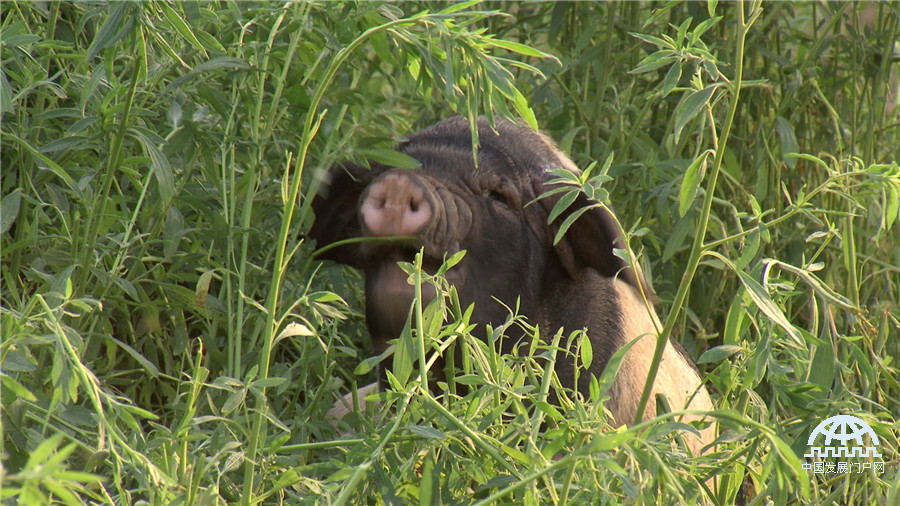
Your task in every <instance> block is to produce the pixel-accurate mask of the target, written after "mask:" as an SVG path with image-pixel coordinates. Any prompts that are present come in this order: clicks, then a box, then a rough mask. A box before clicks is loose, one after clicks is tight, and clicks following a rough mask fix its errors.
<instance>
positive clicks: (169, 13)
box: [156, 2, 208, 56]
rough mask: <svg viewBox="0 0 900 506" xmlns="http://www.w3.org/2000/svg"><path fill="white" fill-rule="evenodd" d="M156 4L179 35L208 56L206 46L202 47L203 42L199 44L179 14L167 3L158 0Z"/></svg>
mask: <svg viewBox="0 0 900 506" xmlns="http://www.w3.org/2000/svg"><path fill="white" fill-rule="evenodd" d="M156 5H159V7H160V8H161V9H162V12H163V16H165V17H166V19H168V20H169V23H171V24H172V27H173V28H175V30H176V31H177V32H178V33H180V34H181V36H182V37H184V38H185V40H187V41H188V42H189V43H190V44H191V45H192V46H194V48H195V49H196V50H198V51H200V52H201V53H203V56H208V55H207V53H206V48H205V47H203V44H201V43H200V41H199V40H197V37H196V36H195V35H194V32H193V31H191V27H190V26H188V24H187V23H186V22H185V21H184V20H183V19H181V16H179V15H178V13H177V12H175V9H173V8H171V7H170V6H169V5H168V4H167V3H164V2H160V3H158V4H156Z"/></svg>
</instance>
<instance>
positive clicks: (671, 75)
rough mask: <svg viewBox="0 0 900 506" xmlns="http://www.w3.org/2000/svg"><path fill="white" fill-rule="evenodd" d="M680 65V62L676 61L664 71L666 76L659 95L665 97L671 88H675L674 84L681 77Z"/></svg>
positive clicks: (675, 84)
mask: <svg viewBox="0 0 900 506" xmlns="http://www.w3.org/2000/svg"><path fill="white" fill-rule="evenodd" d="M681 67H682V62H680V61H677V62H675V64H673V65H672V66H671V67H670V68H669V71H668V72H666V78H665V79H663V85H662V90H661V91H660V95H662V96H663V97H666V96H668V95H669V93H672V90H674V89H675V86H677V85H678V81H679V80H680V79H681Z"/></svg>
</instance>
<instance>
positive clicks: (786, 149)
mask: <svg viewBox="0 0 900 506" xmlns="http://www.w3.org/2000/svg"><path fill="white" fill-rule="evenodd" d="M775 132H776V133H778V140H779V141H781V159H782V160H783V161H784V163H785V165H787V166H788V167H789V168H791V169H793V168H795V167H796V166H797V158H796V157H793V156H788V155H790V154H794V153H797V152H799V151H800V147H799V146H798V144H797V135H796V134H795V133H794V127H793V126H792V125H791V124H790V123H789V122H788V120H786V119H784V118H783V117H781V116H777V117H776V118H775Z"/></svg>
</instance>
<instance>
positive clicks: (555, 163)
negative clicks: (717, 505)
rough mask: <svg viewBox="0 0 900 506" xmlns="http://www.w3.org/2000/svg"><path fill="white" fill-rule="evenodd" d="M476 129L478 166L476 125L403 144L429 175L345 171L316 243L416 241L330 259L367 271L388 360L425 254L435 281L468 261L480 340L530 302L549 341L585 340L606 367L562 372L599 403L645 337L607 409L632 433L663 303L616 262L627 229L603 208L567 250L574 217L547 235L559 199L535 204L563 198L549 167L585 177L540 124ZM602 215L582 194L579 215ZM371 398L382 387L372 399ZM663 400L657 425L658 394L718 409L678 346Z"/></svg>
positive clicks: (377, 346)
mask: <svg viewBox="0 0 900 506" xmlns="http://www.w3.org/2000/svg"><path fill="white" fill-rule="evenodd" d="M477 128H478V141H479V146H478V149H477V165H476V163H475V158H474V156H473V150H472V136H471V130H470V126H469V122H468V120H467V119H465V118H463V117H454V118H450V119H446V120H444V121H441V122H439V123H437V124H435V125H433V126H431V127H429V128H427V129H425V130H423V131H421V132H419V133H416V134H414V135H411V136H410V137H409V138H408V140H406V141H403V142H401V143H400V145H399V146H398V148H397V150H398V151H400V152H402V153H404V154H406V155H408V156H410V157H412V158H414V159H415V160H417V161H418V162H419V163H420V164H421V166H420V167H419V168H417V169H413V170H408V169H400V168H394V167H389V166H386V165H383V164H380V163H375V162H371V163H370V164H369V165H370V168H368V169H367V168H364V167H361V166H358V165H353V164H345V165H343V166H337V167H335V168H333V169H332V170H331V171H330V173H329V177H328V178H327V179H330V182H326V183H323V185H322V187H321V188H320V192H319V195H318V196H317V197H316V198H315V200H314V202H313V210H314V212H315V214H316V219H315V223H314V225H313V226H312V228H311V230H310V232H309V236H310V237H311V238H313V239H315V240H316V241H317V244H318V245H320V247H321V246H323V245H327V244H331V243H334V242H337V241H340V240H344V239H348V238H354V237H384V236H412V237H415V243H413V244H409V243H408V242H406V243H399V242H398V243H396V244H392V243H387V244H386V243H385V242H384V241H379V242H365V241H362V242H354V243H352V244H349V245H344V246H337V247H335V248H332V249H329V250H328V251H327V252H325V253H324V254H323V255H322V256H323V257H324V258H326V259H330V260H334V261H337V262H339V263H343V264H346V265H350V266H353V267H356V268H359V269H362V270H363V272H364V275H365V294H366V326H367V327H368V329H369V331H370V334H371V337H372V340H373V345H374V350H375V352H376V353H382V352H383V351H384V350H385V349H386V348H387V346H388V341H389V340H391V339H394V338H396V337H398V336H399V335H400V333H401V331H402V329H403V327H404V325H405V323H406V321H407V317H408V315H409V309H410V305H411V304H412V302H413V299H414V287H413V286H411V285H410V284H409V283H408V282H407V278H408V276H407V275H406V274H405V273H404V272H403V271H402V270H401V269H400V268H399V267H398V266H397V262H398V261H412V259H413V257H414V255H415V252H417V251H418V250H419V249H420V248H424V268H425V269H426V270H428V271H430V272H433V271H434V270H435V269H436V268H437V267H438V266H439V265H440V264H441V261H442V260H443V259H444V258H445V257H447V256H448V255H450V254H453V253H455V252H457V251H460V250H466V255H465V256H464V258H463V260H462V261H461V262H460V263H459V264H458V265H457V266H455V267H454V268H452V269H451V270H449V271H448V272H447V274H446V278H447V281H448V282H449V283H451V284H452V285H453V286H454V287H455V288H456V290H457V292H458V294H459V298H460V301H461V302H462V304H463V307H466V306H467V305H468V304H470V303H474V312H473V314H472V322H473V323H477V324H480V326H479V327H478V328H477V329H476V335H478V334H477V332H482V333H483V332H484V326H485V325H487V324H492V325H494V326H497V325H500V324H503V323H504V322H505V321H506V320H507V318H508V316H509V309H508V308H509V307H515V305H516V303H517V301H518V305H519V306H518V307H519V313H520V314H521V315H524V316H525V317H526V318H527V319H528V321H529V322H530V323H531V324H534V325H538V326H539V328H540V329H541V331H542V335H553V334H554V333H555V332H556V331H557V329H559V328H561V327H563V328H565V329H566V331H567V332H571V331H575V330H580V329H586V330H587V336H588V338H589V339H590V341H591V346H592V351H593V360H592V361H591V364H590V366H589V367H588V369H587V370H586V371H585V370H582V371H580V372H579V374H576V370H575V367H576V366H575V362H574V360H573V359H572V358H571V357H569V358H568V359H567V360H558V361H557V365H556V373H557V375H558V377H559V379H560V381H561V383H562V384H563V386H565V387H568V388H573V389H577V390H578V391H580V392H582V393H584V394H585V395H586V394H587V391H588V387H589V382H590V376H591V374H593V375H596V376H597V377H599V376H600V374H601V373H602V372H603V369H604V367H605V366H606V364H607V362H608V361H609V359H610V357H611V356H612V355H613V353H615V352H616V351H617V350H618V349H619V348H620V347H622V346H623V345H625V344H627V343H629V342H631V341H632V340H635V339H639V341H638V342H637V343H636V344H635V345H634V346H633V347H632V348H631V350H630V351H629V352H628V353H627V355H626V356H625V358H624V359H623V361H622V363H621V366H620V369H619V371H618V375H617V377H616V379H615V380H614V382H613V385H612V387H611V388H610V391H609V395H610V399H609V401H608V402H607V403H606V408H607V409H608V410H609V412H610V414H611V415H612V417H613V418H614V419H615V421H616V422H617V423H619V424H625V423H631V422H632V421H634V417H635V415H636V408H637V404H638V401H639V398H640V394H641V391H642V389H643V386H644V382H645V381H646V378H647V372H648V369H649V366H650V361H651V357H652V355H653V351H654V349H655V346H656V336H657V335H658V334H657V328H661V327H660V326H659V322H658V319H657V316H656V313H655V312H654V310H653V308H652V306H649V305H648V304H645V302H644V300H645V298H644V297H642V295H641V291H640V289H641V287H643V288H644V291H645V293H646V295H647V297H649V296H650V294H649V290H648V289H647V286H646V283H645V282H644V279H643V276H642V274H641V273H640V272H639V270H636V269H633V268H632V267H630V266H629V265H628V264H627V263H626V262H624V261H623V260H622V259H621V258H619V257H618V256H616V255H615V254H614V252H613V249H614V248H620V249H621V248H624V243H623V240H622V231H621V230H620V229H619V227H618V226H617V224H616V221H615V219H614V218H613V216H612V214H611V212H610V211H609V210H607V209H605V208H601V207H594V208H592V209H590V210H588V211H587V212H586V213H584V214H583V215H581V216H580V217H579V218H578V219H577V220H576V221H575V222H574V224H573V225H572V226H571V227H570V228H569V229H568V230H567V231H566V233H565V234H564V236H563V238H562V240H560V241H559V242H558V243H557V244H555V245H554V244H553V240H554V237H555V235H556V232H557V230H558V224H559V223H561V222H562V221H563V220H564V219H565V216H566V214H568V213H564V215H563V216H560V217H559V218H557V219H556V220H555V221H554V223H553V224H550V225H548V223H547V222H548V214H549V212H550V210H551V209H552V208H553V205H554V204H555V203H556V202H557V201H558V199H559V195H556V196H550V197H548V198H544V199H539V200H536V199H537V198H538V197H539V196H541V195H542V194H543V193H545V192H546V191H548V190H550V189H552V187H553V185H552V184H550V181H551V179H553V176H552V175H551V174H550V173H549V172H548V171H549V170H551V169H560V168H561V169H565V170H568V171H572V172H574V173H580V172H579V169H578V168H577V167H576V166H575V164H574V163H573V162H572V161H571V160H569V158H567V157H566V156H565V155H564V154H563V153H562V152H561V151H560V150H559V149H558V148H557V147H556V145H555V144H554V143H553V142H552V141H551V140H550V139H549V138H548V137H546V136H545V135H543V134H541V133H539V132H536V131H534V130H532V129H531V128H529V127H527V126H523V125H519V124H516V123H513V122H510V121H505V120H498V121H497V122H496V124H495V126H494V127H492V126H491V125H490V124H489V122H488V121H487V120H486V119H485V118H483V117H481V118H478V120H477ZM589 204H590V202H588V200H587V199H586V197H584V196H583V195H579V197H578V199H576V201H575V205H573V206H571V208H570V210H571V211H574V210H575V209H577V208H579V207H584V206H587V205H589ZM571 211H570V212H571ZM434 296H435V294H434V291H433V290H430V291H425V292H423V298H426V299H430V298H432V297H434ZM481 337H482V338H483V335H482V336H481ZM519 337H521V336H519ZM503 343H504V344H503V345H502V348H503V349H502V350H501V351H502V352H505V353H511V352H513V347H514V346H515V344H516V336H513V338H512V339H510V338H507V339H505V340H504V341H503ZM561 356H562V355H561ZM576 377H577V378H578V380H577V385H576V384H575V383H576V379H575V378H576ZM371 390H372V386H371V385H370V386H368V387H366V388H365V391H366V392H369V391H371ZM653 394H654V397H651V400H650V402H649V403H648V405H647V407H646V410H645V414H644V418H645V419H649V418H652V417H654V416H655V415H656V403H655V402H653V399H655V395H657V394H662V395H665V396H666V398H667V400H668V403H669V406H670V407H671V408H672V409H684V408H689V409H695V410H710V409H712V402H711V400H710V396H709V392H708V391H707V390H706V388H705V387H704V386H703V382H702V381H701V379H700V376H699V374H698V372H697V370H696V368H695V367H694V365H693V363H692V361H691V360H690V358H689V357H688V356H687V355H686V353H685V352H684V350H683V349H682V348H680V347H677V346H675V345H673V343H672V342H670V341H668V342H667V343H666V347H665V351H664V353H663V357H662V362H661V364H660V368H659V371H658V374H657V377H656V381H655V383H654V386H653ZM345 411H346V399H345V405H344V406H336V408H335V409H333V410H332V412H331V414H332V416H334V417H340V416H341V414H342V413H343V412H345ZM686 419H688V420H690V419H695V418H692V417H686ZM712 436H713V430H712V427H707V428H706V429H704V430H703V431H702V432H701V438H700V440H696V439H695V438H691V441H689V446H691V447H692V449H694V450H695V451H696V450H698V449H699V448H700V447H701V446H702V445H703V444H706V443H709V442H710V441H711V439H712Z"/></svg>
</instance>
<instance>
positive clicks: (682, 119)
mask: <svg viewBox="0 0 900 506" xmlns="http://www.w3.org/2000/svg"><path fill="white" fill-rule="evenodd" d="M714 91H716V87H715V86H707V87H706V88H703V89H702V90H699V91H694V92H692V93H691V94H690V95H688V96H687V97H686V98H685V99H684V100H682V101H681V102H679V103H678V106H677V107H675V143H676V144H677V143H678V139H679V138H680V137H681V131H682V130H683V129H684V126H685V125H687V123H688V121H690V120H691V119H693V118H694V116H696V115H697V113H699V112H700V111H701V110H702V109H703V106H705V105H706V104H707V103H709V100H710V98H712V95H713V92H714Z"/></svg>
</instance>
